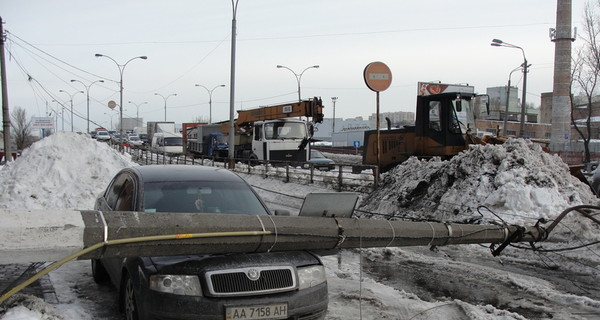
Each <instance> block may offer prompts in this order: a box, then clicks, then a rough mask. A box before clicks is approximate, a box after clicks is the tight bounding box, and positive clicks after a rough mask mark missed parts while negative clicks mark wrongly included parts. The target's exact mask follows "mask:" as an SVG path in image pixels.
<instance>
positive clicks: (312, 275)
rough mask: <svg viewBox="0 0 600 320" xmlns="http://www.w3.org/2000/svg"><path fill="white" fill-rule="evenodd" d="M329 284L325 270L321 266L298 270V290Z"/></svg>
mask: <svg viewBox="0 0 600 320" xmlns="http://www.w3.org/2000/svg"><path fill="white" fill-rule="evenodd" d="M323 282H327V278H326V276H325V268H324V267H323V266H321V265H318V266H310V267H302V268H298V288H299V289H300V290H302V289H306V288H310V287H314V286H316V285H319V284H321V283H323Z"/></svg>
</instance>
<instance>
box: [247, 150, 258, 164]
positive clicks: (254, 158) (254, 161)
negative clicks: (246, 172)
mask: <svg viewBox="0 0 600 320" xmlns="http://www.w3.org/2000/svg"><path fill="white" fill-rule="evenodd" d="M249 159H250V161H249V162H250V165H251V166H256V165H258V164H259V162H258V157H257V156H256V155H255V154H254V153H253V154H251V155H250V157H249Z"/></svg>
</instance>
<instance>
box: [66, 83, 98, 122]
mask: <svg viewBox="0 0 600 320" xmlns="http://www.w3.org/2000/svg"><path fill="white" fill-rule="evenodd" d="M71 82H79V83H81V84H82V85H83V86H84V87H85V92H86V95H87V118H86V121H87V133H90V87H91V86H92V85H93V84H94V83H96V82H104V80H96V81H94V82H92V83H90V85H89V86H86V85H85V83H83V82H81V81H79V80H71Z"/></svg>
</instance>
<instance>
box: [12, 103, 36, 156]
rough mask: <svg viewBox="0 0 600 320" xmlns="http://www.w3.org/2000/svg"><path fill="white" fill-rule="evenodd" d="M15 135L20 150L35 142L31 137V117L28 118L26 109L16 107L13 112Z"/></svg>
mask: <svg viewBox="0 0 600 320" xmlns="http://www.w3.org/2000/svg"><path fill="white" fill-rule="evenodd" d="M11 118H12V120H11V126H12V130H13V137H14V138H15V144H16V145H17V149H18V150H23V149H25V148H27V147H29V146H30V145H31V144H32V143H33V139H32V137H31V130H32V128H31V119H28V118H27V112H26V111H25V109H23V108H20V107H16V108H15V109H14V110H13V112H12V114H11Z"/></svg>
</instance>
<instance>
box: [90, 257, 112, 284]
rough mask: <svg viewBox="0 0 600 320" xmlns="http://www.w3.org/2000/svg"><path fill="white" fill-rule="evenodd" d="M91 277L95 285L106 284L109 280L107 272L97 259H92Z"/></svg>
mask: <svg viewBox="0 0 600 320" xmlns="http://www.w3.org/2000/svg"><path fill="white" fill-rule="evenodd" d="M92 277H93V278H94V282H96V283H100V284H103V283H107V282H108V281H109V280H110V277H109V276H108V272H106V269H105V268H104V265H103V264H102V262H101V261H100V260H98V259H92Z"/></svg>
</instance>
